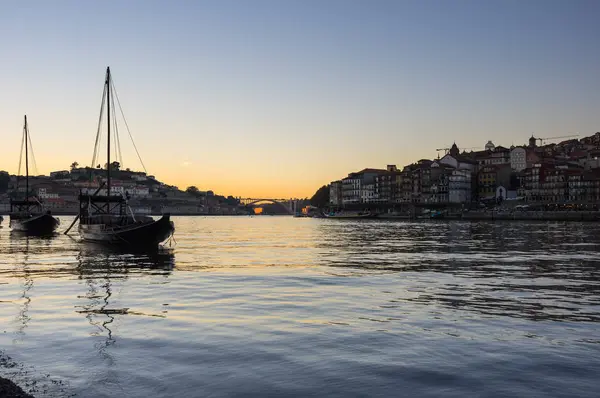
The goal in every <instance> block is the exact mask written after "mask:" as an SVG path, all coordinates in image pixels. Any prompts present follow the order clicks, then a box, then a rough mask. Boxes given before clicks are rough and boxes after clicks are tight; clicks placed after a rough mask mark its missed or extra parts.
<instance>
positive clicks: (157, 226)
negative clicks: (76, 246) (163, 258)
mask: <svg viewBox="0 0 600 398" xmlns="http://www.w3.org/2000/svg"><path fill="white" fill-rule="evenodd" d="M174 232H175V226H174V224H173V222H172V221H171V220H170V217H169V216H168V215H164V216H162V217H161V218H160V219H158V220H156V221H151V222H143V223H132V224H129V225H125V226H116V227H111V226H108V225H106V224H85V223H83V224H82V223H80V224H79V234H80V236H81V238H82V239H83V240H84V241H88V242H96V243H106V244H110V245H116V246H129V247H157V246H158V244H159V243H162V242H164V241H166V240H167V239H168V238H169V237H171V235H173V233H174Z"/></svg>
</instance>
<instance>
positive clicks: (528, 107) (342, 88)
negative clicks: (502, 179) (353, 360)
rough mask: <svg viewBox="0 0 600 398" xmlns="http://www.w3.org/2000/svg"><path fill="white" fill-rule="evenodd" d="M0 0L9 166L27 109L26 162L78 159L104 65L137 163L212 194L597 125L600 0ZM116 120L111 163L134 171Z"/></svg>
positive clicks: (0, 69)
mask: <svg viewBox="0 0 600 398" xmlns="http://www.w3.org/2000/svg"><path fill="white" fill-rule="evenodd" d="M0 10H1V11H0V48H1V49H2V62H0V73H1V75H2V78H1V80H0V81H1V82H2V85H1V86H0V132H1V136H0V137H1V141H0V142H1V144H0V151H1V152H0V170H7V171H9V172H11V173H15V172H16V171H17V167H18V163H19V160H18V157H19V149H20V140H21V132H22V125H23V115H25V114H27V116H28V121H29V130H30V134H31V139H32V143H33V147H34V152H35V157H36V160H37V166H38V172H39V173H44V174H47V173H49V172H50V171H53V170H64V169H68V167H69V165H70V164H71V163H73V162H74V161H77V162H78V163H79V164H81V165H90V163H91V160H92V155H93V149H94V140H95V135H96V129H97V123H98V116H99V112H100V100H101V95H102V89H103V83H104V73H105V70H106V67H107V66H110V67H111V71H112V74H113V78H114V82H115V86H116V89H117V92H118V95H119V99H120V102H121V105H122V107H123V111H124V114H125V117H126V119H127V123H128V125H129V127H130V130H131V134H132V136H133V138H134V140H135V143H136V145H137V147H138V149H139V151H140V154H141V156H142V159H143V161H144V163H145V165H146V168H147V171H148V173H150V174H153V175H155V176H156V177H157V178H158V179H159V180H161V181H164V182H166V183H168V184H172V185H177V186H178V187H180V188H182V189H185V188H186V187H187V186H190V185H195V186H197V187H198V188H199V189H201V190H209V189H211V190H213V191H215V192H216V193H219V194H225V195H234V196H242V197H255V198H265V197H268V198H291V197H297V198H302V197H310V196H311V195H312V194H313V193H314V192H315V191H316V189H318V188H319V187H320V186H322V185H324V184H327V183H329V182H330V181H332V180H337V179H340V178H343V177H344V176H346V175H347V174H348V173H350V172H353V171H358V170H360V169H363V168H366V167H372V168H385V166H386V165H387V164H396V165H398V166H399V167H400V166H403V165H406V164H409V163H412V162H414V161H416V160H418V159H421V158H434V157H436V156H437V152H436V149H437V148H443V147H447V146H449V145H451V144H452V143H453V142H456V143H457V144H458V145H459V147H463V148H467V147H468V148H470V147H480V148H482V149H483V146H484V145H485V143H486V142H487V141H488V140H492V141H493V142H494V143H495V144H496V145H504V146H510V145H512V144H514V145H520V144H524V143H526V141H527V139H528V138H529V137H530V136H531V135H532V134H534V135H536V136H537V137H553V136H562V135H569V134H580V136H581V137H583V136H587V135H591V134H593V133H595V132H596V131H600V123H599V118H600V77H599V76H598V66H599V65H600V45H599V44H598V38H599V37H600V24H598V22H597V20H598V16H600V2H598V1H562V0H561V1H554V0H540V1H536V0H528V1H521V0H504V1H468V0H456V1H454V0H421V1H408V0H406V1H404V0H393V1H387V0H376V1H366V0H364V1H358V0H325V1H323V0H318V1H317V0H303V1H299V0H273V1H266V0H244V1H242V0H239V1H233V0H215V1H203V0H195V1H183V0H175V1H166V0H164V1H153V0H128V1H111V0H106V1H85V2H84V1H61V0H55V1H51V2H50V1H45V0H43V1H35V0H30V1H19V2H16V1H8V0H0ZM120 132H121V133H120V140H121V147H122V153H123V166H124V167H129V168H131V169H134V170H140V169H141V165H140V162H139V161H138V160H137V156H136V155H135V152H134V151H133V146H132V145H131V142H130V141H129V139H128V138H127V135H126V133H125V132H126V130H125V128H124V126H122V127H121V128H120ZM103 142H106V141H105V140H104V141H103ZM104 161H105V160H103V161H102V163H103V164H104Z"/></svg>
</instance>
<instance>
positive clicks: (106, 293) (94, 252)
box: [76, 244, 175, 360]
mask: <svg viewBox="0 0 600 398" xmlns="http://www.w3.org/2000/svg"><path fill="white" fill-rule="evenodd" d="M174 267H175V255H174V253H173V252H172V251H165V250H154V251H151V252H148V251H143V252H139V251H138V252H135V251H134V252H123V250H122V249H118V248H113V249H110V248H108V247H107V246H106V245H95V244H85V245H82V246H81V250H80V252H79V254H78V256H77V272H78V275H79V279H81V280H85V283H86V285H87V291H86V292H85V294H84V295H82V296H78V298H79V299H83V302H82V304H80V305H78V306H76V312H77V313H80V314H84V315H85V318H86V319H87V320H88V322H89V323H90V325H92V326H93V327H94V331H93V332H91V333H90V336H92V337H101V336H104V338H103V339H101V340H99V341H97V342H96V343H95V347H96V349H97V350H98V353H99V354H100V355H101V357H103V358H105V359H108V360H111V359H112V358H111V356H110V353H109V351H108V347H110V346H111V345H113V344H114V343H115V341H116V339H115V334H114V333H115V331H114V330H113V329H114V328H113V326H112V325H113V324H114V322H115V320H116V319H117V318H118V316H121V315H130V314H131V315H147V314H142V313H138V312H135V311H130V309H129V308H123V307H119V306H118V299H115V298H113V289H114V286H113V285H115V284H117V286H118V291H119V292H121V291H122V289H121V288H122V287H123V284H124V283H125V281H126V280H127V279H129V278H131V277H132V276H136V275H139V276H143V274H145V275H148V274H150V275H162V276H164V277H165V278H166V277H168V276H169V275H170V274H171V272H172V271H173V269H174ZM151 316H157V315H151ZM159 317H164V315H159Z"/></svg>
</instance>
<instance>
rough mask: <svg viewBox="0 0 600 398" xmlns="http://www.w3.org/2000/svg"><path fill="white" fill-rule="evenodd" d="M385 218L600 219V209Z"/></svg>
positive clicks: (385, 216)
mask: <svg viewBox="0 0 600 398" xmlns="http://www.w3.org/2000/svg"><path fill="white" fill-rule="evenodd" d="M377 218H379V219H383V220H406V221H420V220H431V219H441V220H466V221H502V220H506V221H600V211H512V212H511V211H500V212H498V211H468V212H464V213H436V215H435V216H430V215H428V214H419V215H417V216H416V217H415V216H413V215H409V214H386V213H383V214H379V215H378V217H377Z"/></svg>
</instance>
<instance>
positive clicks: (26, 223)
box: [10, 214, 60, 235]
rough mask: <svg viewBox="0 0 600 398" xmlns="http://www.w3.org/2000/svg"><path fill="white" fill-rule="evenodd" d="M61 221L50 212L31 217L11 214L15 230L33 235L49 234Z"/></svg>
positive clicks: (12, 227) (11, 223)
mask: <svg viewBox="0 0 600 398" xmlns="http://www.w3.org/2000/svg"><path fill="white" fill-rule="evenodd" d="M59 224H60V221H58V219H57V218H54V217H52V216H51V215H50V214H38V215H33V216H31V217H22V216H15V215H11V216H10V227H11V229H12V230H13V231H18V232H24V233H27V234H31V235H49V234H52V233H53V232H54V231H56V228H58V226H59Z"/></svg>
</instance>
